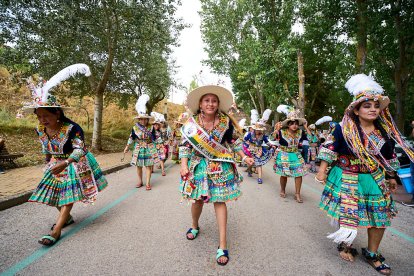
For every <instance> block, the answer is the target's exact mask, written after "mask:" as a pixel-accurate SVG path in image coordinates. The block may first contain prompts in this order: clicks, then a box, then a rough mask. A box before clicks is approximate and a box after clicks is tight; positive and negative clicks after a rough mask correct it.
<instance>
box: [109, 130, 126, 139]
mask: <svg viewBox="0 0 414 276" xmlns="http://www.w3.org/2000/svg"><path fill="white" fill-rule="evenodd" d="M109 135H111V137H113V138H115V139H125V140H127V139H128V136H129V131H128V130H125V129H116V130H113V131H111V132H110V133H109Z"/></svg>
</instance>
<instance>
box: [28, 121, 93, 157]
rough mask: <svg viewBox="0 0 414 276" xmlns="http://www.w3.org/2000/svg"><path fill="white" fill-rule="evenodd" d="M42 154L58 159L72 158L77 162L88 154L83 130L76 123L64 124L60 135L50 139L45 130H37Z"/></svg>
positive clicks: (57, 134)
mask: <svg viewBox="0 0 414 276" xmlns="http://www.w3.org/2000/svg"><path fill="white" fill-rule="evenodd" d="M36 132H37V135H38V136H39V140H40V143H41V144H42V153H43V154H51V155H53V156H54V157H56V158H65V159H66V158H72V159H73V160H75V162H78V161H79V159H80V158H81V157H82V156H84V155H86V154H87V153H88V151H87V149H86V146H85V142H84V141H85V138H84V134H83V130H82V128H81V127H80V126H79V125H78V124H76V123H74V122H64V123H63V125H62V127H61V129H60V130H59V132H58V133H56V134H55V135H53V136H52V137H49V136H48V135H47V133H46V131H45V128H40V127H38V128H37V129H36Z"/></svg>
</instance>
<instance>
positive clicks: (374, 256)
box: [362, 248, 392, 275]
mask: <svg viewBox="0 0 414 276" xmlns="http://www.w3.org/2000/svg"><path fill="white" fill-rule="evenodd" d="M362 255H363V256H364V257H365V260H366V261H367V263H369V264H370V265H371V266H372V267H373V268H375V270H376V271H378V272H379V273H381V274H382V275H391V273H392V271H391V267H390V266H389V265H387V264H386V263H384V261H385V258H384V257H383V256H382V255H381V254H380V253H378V252H371V251H369V250H368V249H367V248H362ZM376 262H380V263H381V264H380V265H379V266H377V265H376V264H375V263H376ZM385 270H388V272H386V271H385Z"/></svg>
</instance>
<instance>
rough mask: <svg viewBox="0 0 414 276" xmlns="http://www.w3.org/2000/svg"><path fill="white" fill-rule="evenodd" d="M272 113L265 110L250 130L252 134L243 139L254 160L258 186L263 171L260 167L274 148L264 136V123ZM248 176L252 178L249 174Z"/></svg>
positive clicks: (260, 182) (261, 179)
mask: <svg viewBox="0 0 414 276" xmlns="http://www.w3.org/2000/svg"><path fill="white" fill-rule="evenodd" d="M271 113H272V110H270V109H266V110H265V112H263V116H262V118H261V119H260V120H259V122H256V123H255V124H254V125H253V126H252V128H253V133H248V134H247V135H246V136H245V137H244V142H245V143H244V144H245V145H246V144H247V145H248V146H247V149H248V152H249V153H250V154H251V155H252V156H253V158H254V165H255V167H256V171H257V173H258V175H259V177H258V179H257V183H258V184H262V183H263V178H262V175H263V170H262V166H263V165H265V164H266V163H267V162H268V161H269V160H270V159H271V158H272V156H273V152H274V149H273V148H274V146H273V145H272V144H270V142H269V139H268V137H267V135H265V134H264V132H265V131H266V122H267V120H269V117H270V114H271ZM264 144H267V145H268V146H269V147H270V150H268V149H267V148H266V147H265V146H264ZM249 176H252V174H251V172H249Z"/></svg>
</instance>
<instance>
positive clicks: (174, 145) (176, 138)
mask: <svg viewBox="0 0 414 276" xmlns="http://www.w3.org/2000/svg"><path fill="white" fill-rule="evenodd" d="M188 118H189V115H188V113H187V112H184V113H181V114H180V116H179V117H178V118H177V120H175V121H174V124H175V127H174V130H173V132H172V135H171V139H172V141H171V151H172V152H171V160H172V161H174V162H175V163H180V162H181V161H180V158H179V147H178V146H179V144H180V142H181V131H180V128H181V126H182V125H183V124H184V123H185V122H186V121H187V120H188Z"/></svg>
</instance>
